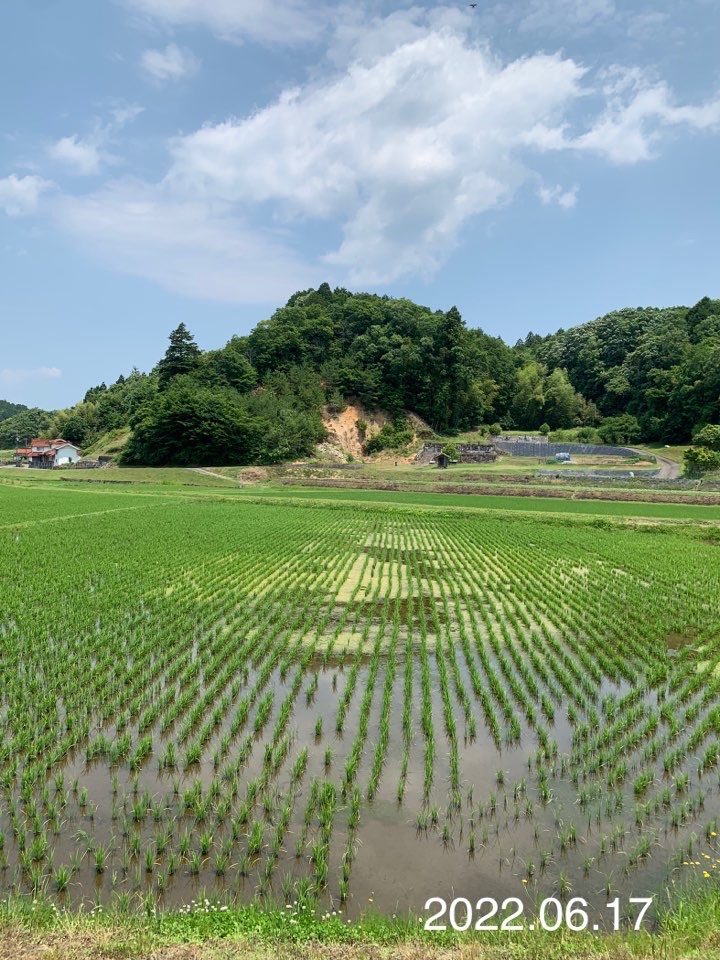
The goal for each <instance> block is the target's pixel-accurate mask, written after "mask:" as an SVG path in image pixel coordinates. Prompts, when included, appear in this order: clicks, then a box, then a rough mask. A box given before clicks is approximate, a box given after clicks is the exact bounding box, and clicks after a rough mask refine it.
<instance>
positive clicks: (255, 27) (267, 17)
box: [125, 0, 332, 46]
mask: <svg viewBox="0 0 720 960" xmlns="http://www.w3.org/2000/svg"><path fill="white" fill-rule="evenodd" d="M125 2H126V4H127V6H129V7H130V8H131V9H134V10H137V11H138V12H140V13H143V14H146V15H148V16H150V17H152V18H154V19H156V20H159V21H161V22H162V23H165V24H168V25H170V26H204V27H206V28H208V29H209V30H212V32H213V33H215V34H216V35H217V36H219V37H221V38H223V39H226V40H232V41H242V40H252V41H255V42H258V43H263V44H271V45H280V46H293V45H296V44H301V43H306V42H308V41H311V40H314V39H316V38H317V37H318V36H319V35H320V34H321V33H322V32H323V31H324V30H325V28H326V25H327V21H328V16H329V15H330V11H331V10H332V7H331V6H330V5H329V4H327V3H325V2H322V0H318V2H316V0H273V2H269V0H125Z"/></svg>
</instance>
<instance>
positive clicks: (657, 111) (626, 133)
mask: <svg viewBox="0 0 720 960" xmlns="http://www.w3.org/2000/svg"><path fill="white" fill-rule="evenodd" d="M603 93H604V95H605V97H606V107H605V109H604V110H603V111H602V112H601V113H600V115H599V116H598V117H597V118H596V119H595V120H594V121H593V124H592V126H591V127H590V129H589V130H588V131H587V132H585V133H584V134H582V135H580V136H578V137H576V138H575V139H574V140H571V141H570V143H569V145H570V146H572V147H574V148H576V149H578V150H584V151H590V152H592V153H597V154H600V155H601V156H603V157H605V158H606V159H607V160H609V161H610V162H611V163H616V164H633V163H639V162H640V161H643V160H649V159H651V158H652V157H653V156H654V152H655V147H656V145H657V144H658V142H659V141H660V140H661V139H662V137H663V136H664V134H665V133H666V131H667V130H668V128H673V127H685V128H687V129H689V130H695V131H707V130H712V129H720V94H718V95H716V96H715V97H714V98H712V99H710V100H708V101H706V102H705V103H702V104H699V105H678V104H676V103H674V98H673V95H672V92H671V91H670V89H669V88H668V86H667V85H666V84H665V83H662V82H652V81H650V80H648V79H647V78H646V77H645V76H644V75H643V74H642V72H640V71H638V70H635V69H633V70H626V71H612V73H611V74H610V76H609V78H608V81H607V82H606V83H605V85H604V88H603Z"/></svg>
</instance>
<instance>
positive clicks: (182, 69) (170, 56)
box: [140, 43, 200, 83]
mask: <svg viewBox="0 0 720 960" xmlns="http://www.w3.org/2000/svg"><path fill="white" fill-rule="evenodd" d="M140 66H141V67H142V69H143V70H144V71H145V73H147V74H148V76H149V77H151V78H152V79H153V80H156V81H157V82H158V83H164V82H166V81H168V80H182V79H183V78H184V77H191V76H192V75H193V74H194V73H197V71H198V69H199V67H200V61H199V60H198V59H197V57H196V56H195V55H194V54H193V53H192V51H190V50H186V49H182V48H181V47H178V45H177V44H176V43H169V44H168V45H167V46H166V47H165V49H164V50H146V51H145V52H144V53H143V55H142V57H141V58H140Z"/></svg>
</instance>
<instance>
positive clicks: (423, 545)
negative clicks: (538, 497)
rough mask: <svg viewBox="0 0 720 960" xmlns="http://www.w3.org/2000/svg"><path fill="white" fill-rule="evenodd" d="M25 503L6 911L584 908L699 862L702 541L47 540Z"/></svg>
mask: <svg viewBox="0 0 720 960" xmlns="http://www.w3.org/2000/svg"><path fill="white" fill-rule="evenodd" d="M32 494H33V495H35V496H36V497H39V496H41V494H40V493H39V492H37V491H32ZM72 496H77V497H78V498H83V497H84V498H85V499H88V498H89V497H91V496H92V495H89V494H84V493H79V494H74V493H73V494H72ZM127 499H128V497H127V495H126V496H125V497H124V501H127ZM21 506H22V508H23V509H24V510H25V511H26V515H25V518H24V520H23V522H22V524H21V523H20V522H18V525H17V526H15V527H13V526H8V527H5V528H4V529H3V530H2V531H0V560H1V561H2V568H1V569H2V571H3V579H2V584H1V585H0V594H1V595H2V604H1V609H0V651H1V652H2V657H1V658H0V661H1V662H0V840H1V841H2V842H1V843H0V892H1V893H2V894H3V895H6V894H9V893H14V892H27V893H31V892H33V891H40V890H42V891H43V892H44V893H46V894H48V895H51V896H53V897H55V898H56V899H57V901H58V902H59V903H60V902H64V903H68V904H70V905H79V904H80V903H83V904H91V903H95V902H102V903H110V902H112V901H114V900H115V901H117V900H119V901H121V902H122V901H123V900H125V901H126V902H134V901H135V900H138V901H139V899H140V898H141V897H146V896H148V895H149V894H151V895H152V896H153V897H154V898H155V899H156V900H157V901H158V902H161V903H162V904H164V905H183V904H187V903H189V902H190V901H191V900H193V899H197V898H198V897H199V896H201V895H203V896H204V895H208V896H218V897H223V898H226V899H227V900H228V901H230V900H236V901H237V900H239V901H248V900H251V899H254V898H268V899H270V900H274V901H280V902H294V901H296V900H298V901H301V902H302V901H307V902H317V903H318V904H319V905H321V906H322V907H323V908H325V907H332V908H335V909H338V910H343V911H345V912H346V913H347V915H348V917H350V918H352V917H355V916H357V915H358V914H360V913H362V912H363V911H364V910H366V909H367V908H368V907H370V906H372V907H373V908H374V909H378V910H380V911H383V912H386V913H406V912H408V911H410V912H412V913H415V914H417V915H421V914H422V913H423V908H424V904H425V901H426V900H427V899H428V898H430V897H432V896H440V897H443V898H445V899H446V900H450V899H452V898H453V897H454V896H462V897H467V898H468V899H470V900H472V901H475V900H477V899H478V898H480V897H481V896H492V897H495V898H496V899H498V900H502V899H503V898H505V897H508V896H515V897H520V898H522V899H524V900H526V901H527V902H528V904H530V903H532V902H533V901H534V900H536V899H539V898H541V897H544V896H560V897H565V898H567V897H569V896H582V897H585V898H586V899H587V900H588V901H589V903H590V904H592V905H594V908H595V909H597V911H598V912H601V910H602V908H603V907H604V905H605V904H606V902H608V900H609V899H611V898H612V897H615V896H618V895H619V896H621V897H623V898H625V899H624V902H627V898H628V897H630V896H649V895H651V894H654V893H658V894H659V893H660V892H661V891H662V890H663V889H664V887H665V886H666V885H667V883H668V882H673V881H674V880H676V879H679V878H681V877H682V875H683V872H684V871H687V870H688V869H694V864H695V862H696V861H697V862H700V858H701V857H702V856H703V854H704V853H709V851H710V850H711V849H712V847H713V844H714V837H715V835H716V834H717V832H718V831H717V829H716V828H717V823H716V818H717V817H718V816H719V815H720V787H719V780H718V761H719V760H720V671H719V669H718V667H719V665H720V609H719V608H718V603H717V598H718V596H719V595H720V593H719V591H718V585H719V584H718V580H719V579H720V570H719V565H718V562H717V560H716V559H715V557H716V555H717V551H714V553H713V550H712V546H711V544H709V543H706V542H705V541H703V539H702V538H701V536H699V535H696V534H695V533H694V532H693V531H692V530H684V531H683V530H671V529H668V530H663V529H659V530H655V531H652V530H650V531H648V530H636V529H635V530H634V529H628V528H623V527H620V526H607V527H603V526H597V525H593V524H592V523H587V522H582V523H578V522H569V523H567V524H563V523H561V522H558V521H557V520H550V519H538V518H533V519H524V518H517V519H512V520H510V521H508V520H507V519H501V518H498V517H493V516H492V514H487V515H485V516H482V515H474V516H472V517H470V516H466V515H462V514H454V515H453V514H448V515H438V514H434V515H433V514H423V513H422V512H410V511H394V510H393V511H391V510H383V509H378V508H367V509H347V508H334V509H331V508H327V507H304V508H300V507H297V506H293V505H290V504H288V505H283V506H277V505H275V506H271V505H258V504H251V503H241V504H227V503H188V502H182V503H181V502H174V501H172V500H168V502H167V504H166V505H165V506H164V507H162V508H158V507H157V505H154V507H153V509H152V513H150V512H146V511H144V510H143V509H142V502H141V501H139V502H138V504H137V506H138V509H137V510H133V511H126V512H125V513H124V514H121V515H120V516H121V517H122V519H118V517H117V516H113V515H112V513H104V514H95V515H93V516H88V517H82V516H76V517H74V518H73V519H72V521H68V520H62V519H58V522H57V533H58V536H54V535H48V525H49V523H50V525H52V524H51V521H50V522H49V521H48V519H47V517H46V513H45V512H43V514H42V523H37V524H34V523H33V506H34V501H33V500H32V497H31V496H30V492H28V494H27V500H26V501H22V504H21ZM81 506H82V504H78V509H77V511H76V513H77V514H78V515H79V514H81V513H82V512H83V510H82V509H80V507H81ZM684 864H687V865H689V866H684Z"/></svg>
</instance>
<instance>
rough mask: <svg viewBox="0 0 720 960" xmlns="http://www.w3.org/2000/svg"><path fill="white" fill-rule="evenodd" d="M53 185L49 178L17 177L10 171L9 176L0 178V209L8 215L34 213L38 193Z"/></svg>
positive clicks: (49, 188) (18, 215)
mask: <svg viewBox="0 0 720 960" xmlns="http://www.w3.org/2000/svg"><path fill="white" fill-rule="evenodd" d="M53 186H54V184H53V183H52V182H51V181H50V180H43V178H42V177H37V176H27V177H17V176H16V175H15V174H14V173H11V174H10V176H9V177H4V178H3V179H0V210H4V212H5V213H6V214H7V215H8V216H9V217H20V216H23V215H24V214H30V213H34V212H35V211H36V210H37V208H38V202H39V200H40V195H41V194H42V193H44V192H45V191H47V190H51V189H52V187H53Z"/></svg>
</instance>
